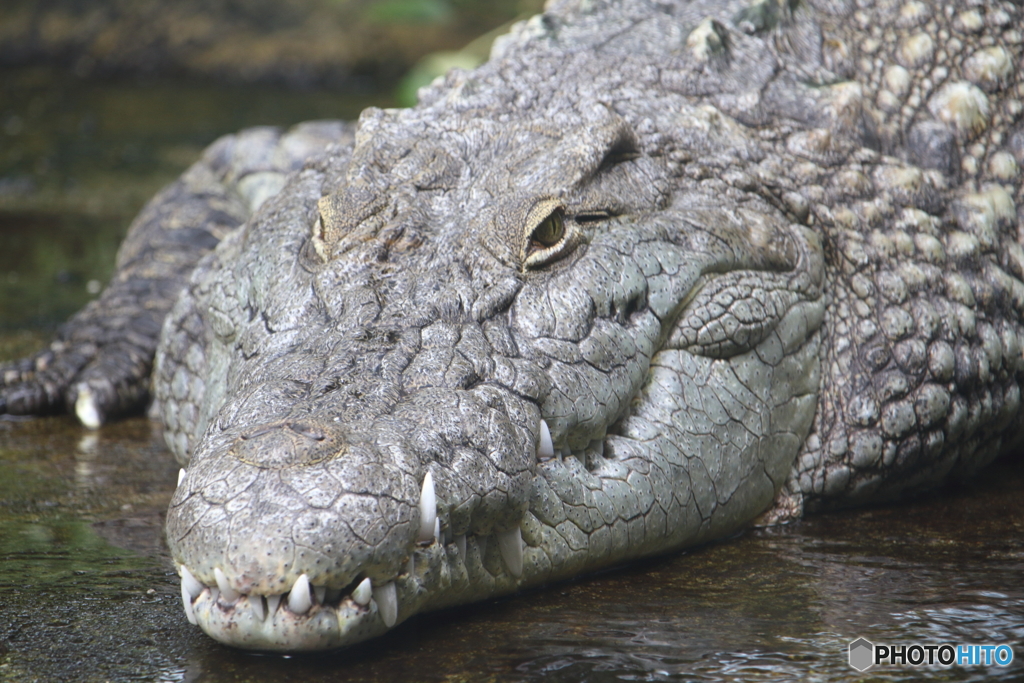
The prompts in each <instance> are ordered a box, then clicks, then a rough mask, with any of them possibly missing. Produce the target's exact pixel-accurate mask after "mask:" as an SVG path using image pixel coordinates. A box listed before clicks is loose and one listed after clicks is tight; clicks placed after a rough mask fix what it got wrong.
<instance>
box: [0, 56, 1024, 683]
mask: <svg viewBox="0 0 1024 683" xmlns="http://www.w3.org/2000/svg"><path fill="white" fill-rule="evenodd" d="M48 79H49V80H48ZM0 86H2V88H3V90H4V94H5V98H4V99H0V127H2V129H0V139H2V142H3V144H2V145H0V239H2V240H3V248H2V249H0V357H13V356H15V355H19V354H22V353H27V352H30V351H31V350H33V349H34V348H35V347H37V346H38V345H39V344H41V343H42V340H43V339H44V335H45V330H47V329H49V328H52V327H53V326H54V325H55V324H56V323H57V322H58V321H59V320H61V319H62V318H63V317H64V316H65V315H66V314H67V313H69V312H70V311H72V310H74V309H75V308H77V307H78V306H80V305H81V304H82V303H84V301H86V300H88V298H89V297H90V296H91V294H90V291H89V290H90V282H92V281H96V282H102V281H103V280H105V279H106V278H107V277H109V273H110V269H111V267H112V263H113V250H114V249H115V248H116V244H117V241H118V240H119V239H120V236H121V235H123V232H124V230H125V228H126V226H127V224H128V221H129V220H130V217H131V215H132V214H133V213H134V212H135V211H136V210H137V209H138V205H139V204H140V203H141V201H143V199H144V198H145V196H148V194H150V193H151V192H152V191H153V190H155V189H156V187H158V186H159V185H160V184H162V183H164V182H167V181H168V180H170V179H171V178H172V177H173V176H174V175H175V174H176V173H178V172H180V170H181V168H183V167H184V166H185V165H186V164H188V163H189V162H190V161H191V160H192V159H193V158H194V157H195V156H196V155H197V154H198V152H199V150H200V148H201V146H202V145H203V144H206V143H207V142H209V141H211V140H212V139H213V138H214V137H216V136H217V135H219V134H222V133H225V132H229V131H231V130H234V129H236V128H239V127H241V126H245V125H254V124H256V123H261V122H272V123H278V124H288V123H292V122H296V121H298V120H301V119H303V118H312V117H316V116H329V115H336V116H352V115H354V113H355V111H357V110H358V108H360V107H361V106H363V105H364V104H366V101H365V98H355V99H352V98H346V97H343V96H340V95H337V94H332V93H316V92H311V93H305V94H293V93H285V92H282V91H277V90H273V89H267V88H248V89H247V88H231V89H224V88H217V87H210V86H202V85H194V84H191V85H190V84H166V83H146V82H134V83H123V82H122V83H113V82H112V83H100V84H90V83H83V82H78V81H76V80H74V79H69V78H68V77H65V76H62V75H60V74H54V73H49V74H48V73H47V72H42V71H38V70H36V71H31V70H22V71H17V72H0ZM277 100H282V101H281V102H278V101H277ZM303 102H305V103H306V104H305V105H302V103H303ZM261 103H262V104H261ZM30 115H31V116H36V115H38V116H36V118H31V116H30ZM12 117H15V118H17V121H18V122H20V123H18V122H16V124H17V125H12V124H11V121H12V120H14V118H12ZM90 117H91V118H90ZM83 121H84V122H85V123H83ZM90 121H91V123H90ZM119 121H123V122H128V121H130V125H129V123H124V125H118V122H119ZM147 121H148V123H147ZM12 131H13V133H12ZM93 288H94V287H93ZM26 327H27V328H28V331H20V332H17V333H15V332H12V330H15V329H22V328H26ZM177 469H178V468H177V465H175V464H174V463H173V461H172V459H171V457H170V455H169V454H168V452H167V451H166V450H165V449H164V447H163V445H162V443H161V441H160V438H159V435H158V430H157V429H156V428H155V427H154V425H152V424H151V423H149V422H148V421H146V420H144V419H142V418H136V419H132V420H127V421H125V422H121V423H118V424H115V425H111V426H109V427H105V428H103V429H102V430H100V431H98V432H88V431H86V430H84V429H82V428H81V427H79V426H77V425H76V424H75V423H74V422H73V421H72V420H71V419H70V418H68V417H50V418H44V419H35V420H11V419H3V420H0V681H32V680H42V681H51V680H52V681H101V680H133V681H223V680H232V681H250V680H252V681H255V680H275V681H311V682H315V681H328V680H330V681H335V680H339V679H344V680H354V681H376V680H388V681H392V680H410V681H424V680H427V681H470V680H472V681H478V680H482V681H487V680H501V681H507V680H511V681H534V680H536V681H540V680H544V681H620V680H642V681H647V680H652V681H659V680H699V681H746V680H794V679H804V680H820V681H832V680H916V679H919V678H921V677H923V676H926V677H929V678H937V679H940V680H956V681H983V680H1007V681H1009V680H1024V665H1022V663H1021V661H1022V660H1024V533H1022V532H1024V496H1022V495H1021V492H1022V491H1024V459H1021V458H1020V457H1017V458H1015V459H1014V460H1004V461H1003V462H1002V463H1000V464H997V466H996V467H994V468H993V469H991V470H989V471H988V472H986V473H984V474H983V475H982V476H981V477H980V478H979V479H977V480H976V481H974V482H970V483H967V484H966V485H964V486H963V487H962V488H960V489H958V490H956V491H949V492H946V493H945V494H944V495H942V496H936V497H932V498H929V499H925V500H919V501H916V502H913V503H911V504H906V505H901V506H892V507H886V508H878V509H871V510H864V511H854V512H847V513H838V514H831V515H823V516H819V517H814V518H810V519H808V520H805V521H803V522H800V523H798V524H792V525H789V526H784V527H778V528H773V529H767V530H751V531H747V532H745V533H743V534H740V535H739V536H737V537H735V538H732V539H729V540H727V541H724V542H722V543H719V544H716V545H712V546H709V547H705V548H700V549H696V550H694V551H691V552H689V553H687V554H684V555H679V556H675V557H670V558H662V559H658V560H654V561H648V562H645V563H642V564H641V565H636V566H632V567H627V568H622V569H618V570H616V571H609V572H604V573H602V574H600V575H598V576H594V577H590V578H587V579H583V580H580V581H577V582H573V583H567V584H562V585H556V586H553V587H549V588H546V589H543V590H538V591H533V592H530V593H528V594H525V595H520V596H516V597H514V598H510V599H504V600H500V601H496V602H491V603H487V604H483V605H477V606H472V607H468V608H463V609H459V610H454V611H449V612H445V613H441V614H437V615H427V616H425V617H421V618H418V619H414V620H413V621H412V622H411V623H406V624H403V625H401V626H400V627H398V628H396V629H395V630H394V631H393V632H392V633H391V634H390V635H389V636H388V637H386V638H384V639H383V640H381V641H379V642H377V643H374V644H370V645H368V646H362V647H358V648H355V649H353V650H349V651H342V652H336V653H330V654H327V655H320V656H308V657H293V658H285V657H278V656H260V655H253V654H247V653H243V652H239V651H235V650H231V649H229V648H225V647H222V646H220V645H217V644H216V643H214V642H213V641H212V640H210V639H208V638H206V637H205V636H204V635H202V634H201V633H200V632H199V631H198V630H197V629H195V628H194V627H191V626H189V624H188V622H187V621H186V620H185V616H184V613H183V612H182V608H181V602H180V600H181V599H180V592H179V591H180V589H179V584H178V580H177V577H176V575H175V574H174V571H173V569H172V567H171V564H170V560H169V557H168V555H167V550H166V548H165V546H164V544H163V542H162V539H161V534H162V524H163V514H164V510H165V508H166V505H167V502H168V500H169V499H170V496H171V493H172V491H173V489H174V485H175V482H176V478H177ZM857 637H865V638H867V639H868V640H870V641H873V642H876V643H887V644H888V643H892V644H903V645H905V644H910V643H914V642H920V643H923V644H927V643H942V642H952V643H979V644H980V643H1010V644H1012V645H1013V646H1014V647H1015V650H1016V653H1017V659H1016V660H1015V661H1014V662H1013V664H1012V665H1011V666H1010V667H1005V668H1002V667H987V668H986V667H977V666H975V667H967V666H965V667H952V668H939V667H932V668H924V669H915V668H912V667H894V666H884V667H875V668H873V669H870V670H869V671H867V672H866V674H864V675H860V674H857V672H855V671H854V670H853V669H851V668H850V667H849V666H848V664H847V655H846V648H847V645H848V643H849V642H850V641H852V640H854V639H855V638H857Z"/></svg>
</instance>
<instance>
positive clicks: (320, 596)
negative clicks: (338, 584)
mask: <svg viewBox="0 0 1024 683" xmlns="http://www.w3.org/2000/svg"><path fill="white" fill-rule="evenodd" d="M313 594H314V595H316V601H317V602H319V603H320V604H321V605H322V604H324V598H325V597H326V596H327V586H313Z"/></svg>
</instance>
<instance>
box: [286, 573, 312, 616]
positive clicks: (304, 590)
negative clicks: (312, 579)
mask: <svg viewBox="0 0 1024 683" xmlns="http://www.w3.org/2000/svg"><path fill="white" fill-rule="evenodd" d="M312 606H313V600H312V599H311V598H310V596H309V579H308V578H307V577H306V575H305V574H303V575H302V576H300V577H299V578H298V580H297V581H296V582H295V585H294V586H292V589H291V591H289V592H288V609H290V610H291V611H293V612H295V613H296V614H305V613H306V612H308V611H309V608H310V607H312Z"/></svg>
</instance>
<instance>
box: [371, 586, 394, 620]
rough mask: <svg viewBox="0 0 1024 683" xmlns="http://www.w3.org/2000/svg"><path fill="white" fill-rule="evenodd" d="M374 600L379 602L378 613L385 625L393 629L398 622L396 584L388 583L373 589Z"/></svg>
mask: <svg viewBox="0 0 1024 683" xmlns="http://www.w3.org/2000/svg"><path fill="white" fill-rule="evenodd" d="M373 599H374V600H376V601H377V612H379V613H380V618H381V619H383V620H384V625H385V626H387V627H388V628H391V627H392V626H394V625H395V622H396V621H398V591H396V590H395V582H394V581H388V582H387V583H385V584H384V585H383V586H380V587H379V588H374V589H373Z"/></svg>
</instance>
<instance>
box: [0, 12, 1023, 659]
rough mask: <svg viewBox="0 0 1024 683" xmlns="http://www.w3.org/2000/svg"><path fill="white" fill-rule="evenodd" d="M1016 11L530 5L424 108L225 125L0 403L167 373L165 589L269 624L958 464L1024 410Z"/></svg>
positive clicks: (114, 400)
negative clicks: (169, 476) (88, 301)
mask: <svg viewBox="0 0 1024 683" xmlns="http://www.w3.org/2000/svg"><path fill="white" fill-rule="evenodd" d="M1022 22H1024V12H1022V11H1021V8H1020V7H1019V6H1018V5H1015V4H1012V3H1007V2H1004V3H991V4H985V5H977V6H976V5H975V4H970V5H967V4H961V3H953V4H940V3H932V4H929V3H925V2H920V1H917V0H907V1H906V2H877V3H874V4H873V3H871V2H861V3H853V2H843V1H842V0H808V1H806V2H799V1H789V0H784V1H782V2H777V1H776V0H762V1H761V2H757V3H754V4H751V3H749V2H721V1H717V2H711V1H706V2H701V1H697V2H670V1H667V0H665V1H659V2H653V1H652V2H645V1H641V0H636V1H633V2H621V3H615V2H601V1H598V0H593V1H583V2H573V1H571V0H565V1H561V2H559V1H556V2H551V3H549V6H548V8H547V11H546V12H545V14H544V15H542V16H539V17H536V18H535V19H533V20H531V21H529V22H525V23H523V24H521V25H519V26H518V27H517V28H516V29H515V30H513V32H512V33H511V34H510V35H509V36H507V37H505V38H503V39H501V40H500V41H499V42H498V43H497V44H496V46H495V48H494V52H493V55H492V58H491V60H490V62H488V63H487V64H485V65H484V66H482V67H481V68H479V69H477V70H475V71H473V72H464V71H455V72H452V73H450V74H449V75H448V76H447V77H446V78H444V79H439V80H438V81H436V82H435V83H434V84H432V85H431V86H430V87H429V88H425V89H424V90H422V91H421V92H420V104H419V105H418V106H417V107H416V108H414V109H409V110H394V111H382V110H376V109H371V110H368V111H366V112H364V114H363V115H362V117H361V118H360V120H359V122H358V124H357V125H355V126H350V125H346V124H341V123H315V124H306V125H304V126H300V127H298V128H296V129H293V130H292V131H288V132H284V133H282V132H280V131H275V130H270V129H259V130H252V131H246V132H243V133H240V134H239V135H237V136H232V137H229V138H225V139H223V140H221V141H219V142H218V143H215V144H214V145H213V146H212V147H211V148H210V149H209V150H208V151H207V152H206V154H205V155H204V157H203V159H202V160H200V161H199V162H198V163H197V164H196V165H195V166H194V167H193V168H192V169H190V170H189V171H188V172H187V173H186V174H185V175H184V176H183V177H182V179H181V180H180V181H179V182H178V183H176V184H175V185H173V186H172V187H170V188H169V189H168V190H166V191H165V192H164V193H162V194H161V195H160V196H158V197H157V198H155V199H154V200H153V202H151V204H150V205H149V206H148V207H147V208H146V209H145V210H144V211H143V214H142V215H141V216H140V218H139V219H137V221H136V224H135V225H134V226H133V228H132V231H131V233H130V235H129V237H128V240H127V241H126V244H125V246H124V247H123V249H122V252H121V254H120V256H119V268H120V270H119V275H118V276H117V277H116V278H115V281H114V282H112V283H111V285H110V287H109V288H108V290H107V291H106V292H104V294H103V295H102V296H101V297H100V299H99V300H98V301H97V302H95V303H94V304H92V305H90V307H89V308H87V309H86V310H85V311H83V312H82V313H80V314H79V315H78V316H77V317H76V318H75V319H73V320H72V322H71V323H70V324H69V326H68V327H67V328H66V329H65V331H63V332H62V336H61V338H60V339H59V340H58V341H57V342H55V343H54V345H53V346H52V347H51V348H50V349H48V350H47V351H45V352H43V353H41V354H40V355H38V356H37V357H36V358H34V359H29V360H27V361H23V362H21V363H18V364H14V365H11V366H9V367H8V368H7V369H6V371H5V373H4V376H3V381H4V383H5V386H4V388H3V394H2V398H0V407H3V408H4V409H5V410H7V411H9V412H42V411H46V410H50V409H54V408H59V407H62V406H65V405H66V406H67V407H69V408H71V409H73V410H75V412H76V413H77V414H78V416H79V418H80V419H81V420H82V421H83V422H84V423H86V424H87V425H91V426H95V425H99V424H101V423H102V422H104V421H105V420H108V419H112V418H113V417H115V416H116V415H118V414H120V413H122V412H125V411H128V410H131V409H133V408H135V407H137V406H138V405H139V404H140V402H142V401H144V400H145V398H146V391H147V384H146V383H145V377H147V376H148V375H149V374H150V371H151V370H152V376H153V382H152V387H153V393H154V395H155V396H154V398H155V403H154V406H155V409H154V410H155V412H156V413H157V414H159V416H160V418H161V419H162V420H163V423H164V425H165V429H166V436H167V442H168V444H169V446H170V448H171V449H172V451H173V452H174V453H175V455H176V457H177V458H178V459H179V460H180V461H181V462H182V463H183V465H185V466H186V469H184V470H183V471H182V476H181V479H180V481H179V486H178V489H177V491H176V493H175V495H174V498H173V500H172V502H171V505H170V509H169V512H168V519H167V540H168V543H169V546H170V549H171V552H172V555H173V557H174V561H175V564H176V566H177V568H178V570H179V572H180V573H181V576H182V595H183V601H184V606H185V610H186V613H187V615H188V617H189V619H190V620H192V621H193V622H195V623H198V624H199V625H200V626H201V627H202V628H203V629H204V630H205V631H206V632H207V633H209V634H210V635H212V636H213V637H215V638H217V639H219V640H222V641H224V642H227V643H230V644H233V645H237V646H240V647H247V648H254V649H265V650H308V649H323V648H330V647H337V646H341V645H346V644H349V643H353V642H358V641H359V640H362V639H365V638H369V637H372V636H375V635H378V634H381V633H384V632H385V631H387V630H388V629H389V628H391V627H393V626H394V625H395V624H396V623H398V622H400V621H403V620H405V619H407V618H408V617H410V616H412V615H413V614H416V613H419V612H423V611H426V610H431V609H438V608H441V607H445V606H448V605H454V604H459V603H465V602H469V601H473V600H479V599H484V598H487V597H489V596H495V595H501V594H506V593H509V592H512V591H515V590H518V589H520V588H523V587H526V586H531V585H538V584H542V583H546V582H550V581H556V580H559V579H564V578H568V577H572V576H575V575H578V574H580V573H583V572H587V571H593V570H596V569H598V568H600V567H606V566H609V565H613V564H617V563H622V562H625V561H628V560H632V559H636V558H642V557H645V556H651V555H654V554H661V553H665V552H670V551H673V550H676V549H679V548H683V547H686V546H690V545H693V544H697V543H701V542H706V541H708V540H711V539H715V538H720V537H722V536H725V535H727V534H730V533H732V532H734V531H735V530H737V529H738V528H741V527H742V526H744V525H747V524H750V523H751V522H752V521H753V520H755V519H760V520H761V521H763V522H772V521H780V520H785V519H790V518H793V517H797V516H799V515H801V514H804V513H805V512H808V511H815V510H822V509H830V508H836V507H843V506H849V505H855V504H863V503H868V502H879V501H886V500H893V499H896V498H899V497H902V496H906V495H908V494H912V493H914V492H917V491H922V490H925V489H928V488H932V487H935V486H937V485H939V484H941V483H943V482H945V481H948V480H950V479H954V478H958V477H963V476H966V475H969V474H970V473H972V472H973V471H975V470H976V469H978V468H979V467H982V466H984V465H985V464H987V463H988V462H990V461H991V460H993V459H994V458H996V457H997V456H998V455H999V454H1001V453H1003V452H1006V451H1007V450H1009V449H1011V448H1012V447H1013V446H1014V445H1015V444H1018V443H1019V441H1020V437H1021V400H1020V385H1021V381H1022V379H1024V360H1022V355H1021V344H1022V339H1024V282H1022V279H1024V249H1022V247H1021V233H1020V231H1021V229H1022V227H1024V225H1022V220H1021V210H1020V209H1018V207H1024V197H1022V189H1021V181H1020V174H1019V170H1018V169H1019V165H1020V164H1022V163H1024V126H1022V111H1024V105H1022V98H1024V79H1022V75H1021V74H1022V65H1021V59H1022V52H1024V47H1022V42H1024V37H1022V29H1021V28H1020V26H1021V25H1022ZM186 278H187V284H186V285H185V286H184V290H183V291H181V290H180V289H179V288H180V287H181V283H183V282H185V280H186ZM161 321H162V325H163V326H162V330H161V331H160V332H159V333H158V332H157V331H156V327H157V326H158V325H159V324H160V323H161ZM157 344H158V348H157V349H156V354H155V362H154V361H153V360H152V359H153V357H154V356H153V349H154V347H156V346H157Z"/></svg>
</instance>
